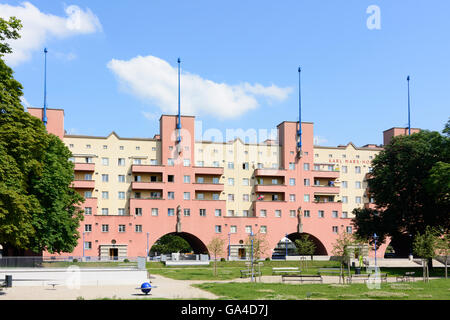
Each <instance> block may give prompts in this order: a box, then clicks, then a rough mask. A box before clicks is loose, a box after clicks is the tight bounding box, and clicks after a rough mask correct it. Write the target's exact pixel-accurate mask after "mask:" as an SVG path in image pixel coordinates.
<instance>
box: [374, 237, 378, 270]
mask: <svg viewBox="0 0 450 320" xmlns="http://www.w3.org/2000/svg"><path fill="white" fill-rule="evenodd" d="M373 239H374V240H375V268H376V267H377V239H378V236H377V234H376V233H374V234H373Z"/></svg>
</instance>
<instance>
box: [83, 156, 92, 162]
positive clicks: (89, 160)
mask: <svg viewBox="0 0 450 320" xmlns="http://www.w3.org/2000/svg"><path fill="white" fill-rule="evenodd" d="M84 161H85V162H86V163H92V158H91V157H86V158H84Z"/></svg>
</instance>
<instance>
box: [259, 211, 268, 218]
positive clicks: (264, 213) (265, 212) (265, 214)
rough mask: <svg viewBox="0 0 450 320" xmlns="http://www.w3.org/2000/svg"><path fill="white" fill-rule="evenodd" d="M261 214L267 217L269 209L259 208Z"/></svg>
mask: <svg viewBox="0 0 450 320" xmlns="http://www.w3.org/2000/svg"><path fill="white" fill-rule="evenodd" d="M259 216H260V217H263V218H265V217H267V210H264V209H261V210H259Z"/></svg>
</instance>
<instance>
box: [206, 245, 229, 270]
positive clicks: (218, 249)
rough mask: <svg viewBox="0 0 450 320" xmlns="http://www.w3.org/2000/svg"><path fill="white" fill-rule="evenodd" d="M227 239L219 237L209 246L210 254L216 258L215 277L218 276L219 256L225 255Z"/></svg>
mask: <svg viewBox="0 0 450 320" xmlns="http://www.w3.org/2000/svg"><path fill="white" fill-rule="evenodd" d="M224 246H225V239H223V238H221V237H219V236H217V237H214V238H213V239H212V240H211V242H210V243H209V244H208V250H209V252H210V253H211V254H212V255H213V256H214V275H215V276H217V256H218V255H221V254H223V249H224Z"/></svg>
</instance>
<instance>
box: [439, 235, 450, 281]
mask: <svg viewBox="0 0 450 320" xmlns="http://www.w3.org/2000/svg"><path fill="white" fill-rule="evenodd" d="M436 247H437V253H438V255H440V256H443V257H444V259H445V260H444V264H445V279H447V275H448V273H447V265H448V256H450V233H447V234H445V235H444V236H442V237H439V238H438V239H437V245H436Z"/></svg>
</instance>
